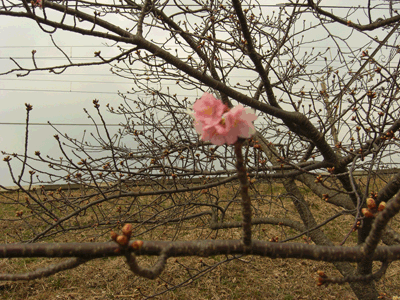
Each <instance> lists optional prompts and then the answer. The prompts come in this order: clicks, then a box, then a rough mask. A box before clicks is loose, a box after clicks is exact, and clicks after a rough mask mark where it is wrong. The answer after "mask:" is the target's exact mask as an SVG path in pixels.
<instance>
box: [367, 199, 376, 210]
mask: <svg viewBox="0 0 400 300" xmlns="http://www.w3.org/2000/svg"><path fill="white" fill-rule="evenodd" d="M367 206H368V208H369V209H376V202H375V200H374V199H372V198H368V199H367Z"/></svg>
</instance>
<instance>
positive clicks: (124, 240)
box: [115, 235, 129, 246]
mask: <svg viewBox="0 0 400 300" xmlns="http://www.w3.org/2000/svg"><path fill="white" fill-rule="evenodd" d="M115 241H116V242H117V243H118V244H120V245H121V246H126V245H128V243H129V239H128V238H127V237H126V236H125V235H119V236H117V239H116V240H115Z"/></svg>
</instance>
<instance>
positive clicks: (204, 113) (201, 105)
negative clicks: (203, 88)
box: [193, 93, 228, 128]
mask: <svg viewBox="0 0 400 300" xmlns="http://www.w3.org/2000/svg"><path fill="white" fill-rule="evenodd" d="M193 110H194V117H195V119H196V121H197V122H201V123H202V124H203V126H205V127H206V128H207V127H212V126H215V125H216V124H218V123H219V122H221V117H222V114H223V113H224V112H225V111H227V110H228V107H227V106H226V105H225V104H223V103H222V101H221V100H219V99H216V98H215V97H214V96H213V95H211V94H209V93H204V94H203V96H201V98H200V99H198V100H197V101H196V102H195V103H194V105H193Z"/></svg>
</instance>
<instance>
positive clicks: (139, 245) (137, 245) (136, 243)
mask: <svg viewBox="0 0 400 300" xmlns="http://www.w3.org/2000/svg"><path fill="white" fill-rule="evenodd" d="M142 246H143V241H134V242H133V243H132V244H131V248H132V249H133V250H139V249H140V248H142Z"/></svg>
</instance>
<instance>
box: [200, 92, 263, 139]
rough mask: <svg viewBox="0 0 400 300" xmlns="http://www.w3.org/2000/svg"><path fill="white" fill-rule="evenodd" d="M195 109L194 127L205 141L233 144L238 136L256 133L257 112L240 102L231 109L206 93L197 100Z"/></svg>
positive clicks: (247, 136) (244, 136)
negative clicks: (254, 123) (254, 122)
mask: <svg viewBox="0 0 400 300" xmlns="http://www.w3.org/2000/svg"><path fill="white" fill-rule="evenodd" d="M193 110H194V114H193V117H194V118H195V121H194V127H195V129H196V131H197V132H198V133H199V134H200V135H201V139H202V140H203V141H211V143H213V144H215V145H223V144H228V145H232V144H234V143H235V142H236V141H237V139H238V137H241V138H249V137H251V136H252V135H253V134H254V133H255V129H254V125H253V121H254V120H255V119H257V116H256V114H255V113H254V112H253V110H251V109H249V108H247V109H245V108H244V107H243V106H242V105H240V104H239V105H238V106H236V107H234V108H232V109H231V110H229V108H228V107H227V106H226V105H225V104H223V103H222V101H221V100H218V99H216V98H215V97H214V96H212V95H211V94H208V93H205V94H204V95H203V96H202V97H201V98H200V99H198V100H197V101H196V102H195V104H194V105H193Z"/></svg>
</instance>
